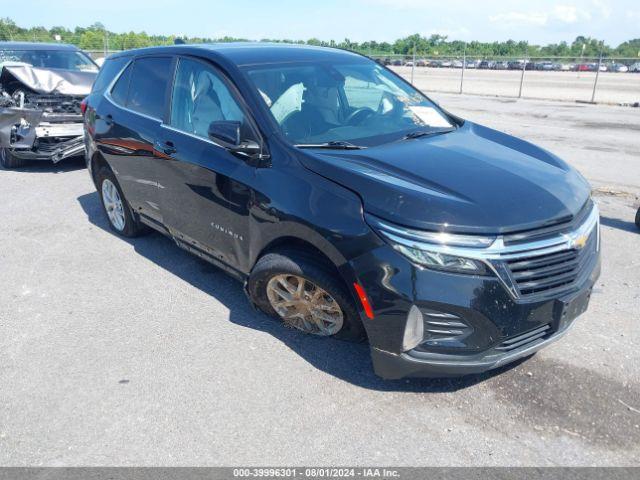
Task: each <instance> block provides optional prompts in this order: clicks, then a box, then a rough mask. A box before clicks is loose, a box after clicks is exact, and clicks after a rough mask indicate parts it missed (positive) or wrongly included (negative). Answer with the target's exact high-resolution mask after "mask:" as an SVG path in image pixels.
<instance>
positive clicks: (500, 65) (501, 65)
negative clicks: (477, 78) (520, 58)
mask: <svg viewBox="0 0 640 480" xmlns="http://www.w3.org/2000/svg"><path fill="white" fill-rule="evenodd" d="M493 69H494V70H509V69H510V68H509V62H507V61H505V60H501V61H499V62H495V64H494V65H493Z"/></svg>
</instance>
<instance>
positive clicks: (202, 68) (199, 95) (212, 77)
mask: <svg viewBox="0 0 640 480" xmlns="http://www.w3.org/2000/svg"><path fill="white" fill-rule="evenodd" d="M219 120H235V121H239V122H241V123H243V124H244V120H245V117H244V114H243V113H242V109H241V108H240V107H239V106H238V103H237V102H236V101H235V99H234V98H233V94H232V93H231V92H230V91H229V88H228V87H227V86H226V84H225V83H224V81H223V80H222V78H221V77H220V75H219V74H218V73H217V72H216V71H215V70H214V69H213V68H212V67H210V66H208V65H206V64H204V63H202V62H198V61H194V60H188V59H180V62H179V63H178V71H177V73H176V80H175V84H174V87H173V96H172V101H171V125H172V126H174V127H176V128H178V129H180V130H183V131H185V132H189V133H194V134H196V135H198V136H201V137H204V138H208V137H207V132H208V131H209V124H210V123H211V122H214V121H219Z"/></svg>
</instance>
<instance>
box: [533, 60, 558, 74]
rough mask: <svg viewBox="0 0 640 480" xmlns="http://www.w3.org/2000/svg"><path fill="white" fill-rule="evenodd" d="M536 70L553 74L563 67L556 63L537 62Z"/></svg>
mask: <svg viewBox="0 0 640 480" xmlns="http://www.w3.org/2000/svg"><path fill="white" fill-rule="evenodd" d="M534 68H535V69H536V70H541V71H544V72H552V71H556V70H560V68H561V66H560V64H559V63H554V62H537V63H535V64H534Z"/></svg>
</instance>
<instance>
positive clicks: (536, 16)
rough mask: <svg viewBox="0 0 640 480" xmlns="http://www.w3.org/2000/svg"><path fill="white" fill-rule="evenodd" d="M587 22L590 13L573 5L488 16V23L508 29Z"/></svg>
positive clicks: (589, 18)
mask: <svg viewBox="0 0 640 480" xmlns="http://www.w3.org/2000/svg"><path fill="white" fill-rule="evenodd" d="M587 20H591V13H590V12H589V11H587V10H583V9H582V10H581V9H579V8H578V7H576V6H575V5H555V6H554V7H553V8H552V9H551V10H550V11H547V12H542V11H529V12H506V13H498V14H497V15H491V16H489V21H490V22H492V23H499V24H504V25H506V26H509V27H520V26H536V27H543V26H545V25H548V24H550V23H553V22H557V23H565V24H573V23H578V22H583V21H587Z"/></svg>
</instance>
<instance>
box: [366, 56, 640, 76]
mask: <svg viewBox="0 0 640 480" xmlns="http://www.w3.org/2000/svg"><path fill="white" fill-rule="evenodd" d="M376 61H377V62H378V63H380V64H382V65H385V66H395V67H400V66H405V67H412V66H414V65H415V66H416V67H431V68H462V66H463V62H464V66H465V68H477V69H479V70H522V69H525V70H539V71H546V72H560V71H564V72H569V71H573V72H595V71H596V70H597V69H598V62H579V63H563V62H556V61H551V60H545V61H535V62H534V61H530V60H486V59H485V60H479V59H467V60H464V61H463V60H460V59H442V60H428V59H418V60H416V61H415V63H414V62H413V60H405V59H400V58H396V59H391V58H378V59H377V60H376ZM600 71H601V72H617V73H625V72H640V62H636V63H633V64H631V65H626V64H624V63H621V62H603V63H601V64H600Z"/></svg>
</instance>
